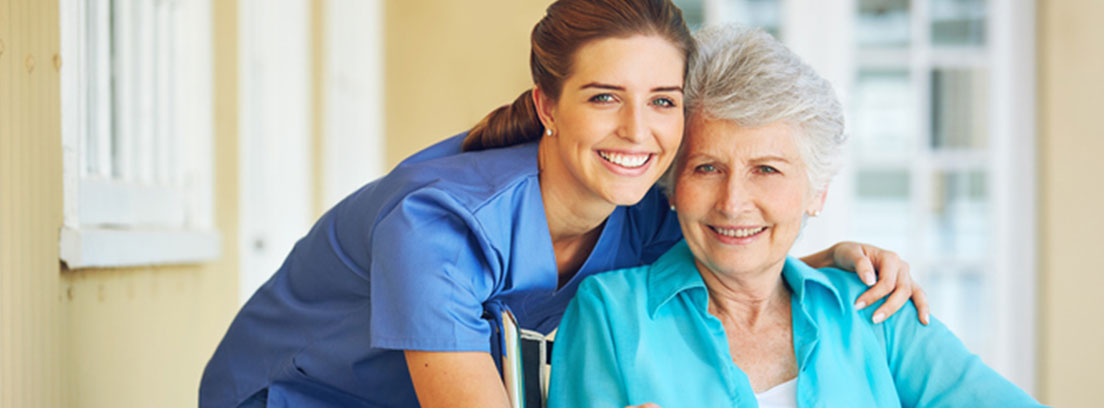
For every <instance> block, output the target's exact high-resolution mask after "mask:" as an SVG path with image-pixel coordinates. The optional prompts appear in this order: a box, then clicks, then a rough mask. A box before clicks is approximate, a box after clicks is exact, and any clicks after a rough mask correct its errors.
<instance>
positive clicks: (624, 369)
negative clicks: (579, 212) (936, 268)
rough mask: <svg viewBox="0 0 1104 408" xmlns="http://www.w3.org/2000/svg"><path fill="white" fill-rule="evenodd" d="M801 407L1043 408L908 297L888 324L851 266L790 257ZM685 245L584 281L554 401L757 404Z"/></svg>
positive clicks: (560, 358) (557, 368)
mask: <svg viewBox="0 0 1104 408" xmlns="http://www.w3.org/2000/svg"><path fill="white" fill-rule="evenodd" d="M782 277H783V279H784V280H785V282H786V284H787V285H788V287H789V288H790V290H791V296H790V301H791V313H792V315H793V319H792V320H793V322H792V330H793V345H794V356H795V357H796V359H797V366H798V374H797V395H796V397H797V405H798V406H799V407H900V406H906V407H1037V406H1039V403H1038V402H1036V401H1035V400H1034V399H1032V398H1031V396H1029V395H1027V393H1025V392H1023V391H1022V390H1020V389H1019V388H1018V387H1016V386H1015V385H1014V384H1012V383H1010V382H1008V380H1005V379H1004V378H1003V377H1001V375H1000V374H998V373H997V372H996V371H993V370H992V369H991V368H989V367H988V366H986V365H985V363H983V362H982V361H981V359H980V358H978V356H976V355H974V354H973V353H971V352H970V351H969V350H967V349H966V347H965V346H964V345H963V344H962V342H960V341H959V340H958V338H957V337H955V335H954V334H953V333H951V331H950V330H948V329H947V327H946V326H944V325H943V324H942V323H940V322H939V320H937V319H935V318H932V321H931V324H930V325H928V326H923V325H921V324H920V322H919V321H918V320H917V319H916V318H915V316H916V309H915V307H913V305H912V302H911V301H909V302H908V303H907V304H906V305H905V307H904V308H902V309H901V310H900V311H899V312H898V313H896V314H894V315H893V316H890V317H889V318H888V319H886V321H884V322H883V323H881V324H874V323H872V322H871V318H872V315H873V313H874V310H876V309H877V306H878V305H879V304H881V302H882V301H879V302H878V304H875V305H872V306H871V307H867V308H865V309H863V310H859V311H856V310H854V308H852V307H851V304H852V303H853V302H854V301H855V299H857V298H858V296H859V295H860V294H862V293H863V291H865V290H866V285H863V284H862V283H861V282H859V279H858V277H857V276H856V275H855V274H853V273H848V272H843V271H839V270H835V269H828V268H825V269H819V270H818V269H813V268H811V267H809V266H808V265H806V264H805V263H803V262H801V261H800V260H797V259H794V258H788V259H787V260H786V263H785V266H784V267H783V269H782ZM708 302H709V293H708V291H707V289H706V286H705V283H704V282H703V281H702V278H701V275H700V274H699V273H698V270H697V267H696V266H695V264H694V255H693V253H692V252H691V251H690V249H689V247H687V245H686V244H685V242H683V243H679V244H677V245H675V247H674V248H672V249H671V250H670V252H668V253H667V254H666V255H663V256H662V257H661V258H660V259H659V260H658V261H657V262H656V263H655V264H652V265H650V266H644V267H638V268H631V269H624V270H620V271H614V272H609V273H603V274H601V275H597V276H593V277H590V278H588V279H586V280H585V281H584V282H583V283H582V285H581V286H580V287H579V290H578V295H577V296H576V297H575V300H574V301H573V302H572V303H571V305H570V306H568V309H567V313H566V314H565V315H564V318H563V323H562V324H561V325H560V329H559V331H558V332H556V347H554V348H553V349H552V378H551V383H550V385H549V391H548V396H549V401H548V402H549V406H550V407H551V408H561V407H565V408H566V407H584V406H592V407H623V406H626V405H638V404H643V403H645V402H655V403H657V404H659V405H660V406H662V407H664V408H672V407H757V406H758V402H757V401H756V398H755V392H754V391H753V390H752V388H751V383H750V382H749V381H748V378H747V375H746V374H745V373H744V372H743V371H742V370H740V367H738V366H736V365H735V364H734V363H733V362H732V355H731V354H730V352H729V347H728V338H727V337H726V335H725V331H724V327H723V325H722V324H721V321H720V320H718V319H717V318H716V317H714V316H713V315H712V314H710V313H709V310H708V307H709V306H708Z"/></svg>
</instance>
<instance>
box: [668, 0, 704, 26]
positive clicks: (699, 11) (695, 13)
mask: <svg viewBox="0 0 1104 408" xmlns="http://www.w3.org/2000/svg"><path fill="white" fill-rule="evenodd" d="M673 2H674V3H675V5H676V6H678V8H680V9H682V19H683V20H686V26H687V27H690V30H691V31H695V30H697V29H699V28H701V27H702V25H704V24H705V6H704V5H703V4H702V3H703V2H702V0H674V1H673Z"/></svg>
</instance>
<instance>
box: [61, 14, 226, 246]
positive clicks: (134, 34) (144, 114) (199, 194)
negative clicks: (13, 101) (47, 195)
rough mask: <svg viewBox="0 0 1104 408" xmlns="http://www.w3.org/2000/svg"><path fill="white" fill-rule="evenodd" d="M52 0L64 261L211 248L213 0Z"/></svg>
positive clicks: (214, 237)
mask: <svg viewBox="0 0 1104 408" xmlns="http://www.w3.org/2000/svg"><path fill="white" fill-rule="evenodd" d="M59 3H60V4H59V14H60V27H61V61H63V62H64V64H63V65H62V67H61V105H62V106H61V113H62V114H61V116H62V120H61V122H62V123H61V127H62V129H61V131H62V132H61V133H62V149H63V153H62V154H63V156H62V161H63V171H62V172H63V190H64V191H63V192H64V204H63V208H64V224H63V227H62V229H61V231H60V243H59V246H60V254H61V260H62V261H63V262H65V263H66V265H67V266H68V267H70V268H85V267H120V266H138V265H154V264H179V263H196V262H206V261H210V260H214V259H216V258H217V257H218V256H219V252H220V250H221V246H220V236H219V234H218V232H217V231H216V230H215V228H214V211H213V207H214V205H213V173H214V171H213V150H212V134H213V130H212V129H213V120H212V116H213V110H212V108H211V106H212V101H213V98H212V90H211V89H212V66H213V65H212V60H213V59H212V44H211V5H210V2H209V1H203V0H150V1H146V0H115V1H114V2H108V1H101V0H59ZM112 7H113V8H112ZM113 14H114V17H113ZM113 24H114V26H113ZM112 30H115V33H114V36H113V35H112V32H111V31H112ZM111 42H114V44H110V43H111ZM112 49H114V55H112V52H113V50H112Z"/></svg>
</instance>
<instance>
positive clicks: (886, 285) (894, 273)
mask: <svg viewBox="0 0 1104 408" xmlns="http://www.w3.org/2000/svg"><path fill="white" fill-rule="evenodd" d="M878 271H879V275H880V279H878V283H876V284H874V286H871V287H870V289H867V290H866V292H864V293H863V294H862V295H861V296H859V299H858V300H856V301H855V309H858V310H862V309H863V308H864V307H866V306H867V305H870V304H872V303H874V302H876V301H877V300H878V299H881V298H883V297H885V296H886V295H888V294H889V293H890V292H892V291H893V290H895V289H896V288H897V280H898V277H900V276H901V275H907V274H908V264H907V263H904V262H903V261H901V259H900V258H898V257H897V254H895V253H893V252H888V251H887V254H884V256H883V257H882V258H881V263H880V265H878ZM909 283H910V286H911V283H912V282H911V279H910V282H909ZM908 295H912V291H911V288H910V290H909V293H908ZM905 298H906V299H907V298H908V296H905ZM886 316H888V315H886Z"/></svg>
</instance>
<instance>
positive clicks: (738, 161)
mask: <svg viewBox="0 0 1104 408" xmlns="http://www.w3.org/2000/svg"><path fill="white" fill-rule="evenodd" d="M695 116H696V115H695ZM794 133H795V130H794V129H793V128H792V127H790V126H788V125H786V124H784V123H774V124H770V125H766V126H763V127H758V128H745V127H741V126H739V125H737V124H735V123H732V122H728V121H721V120H707V119H702V118H699V117H695V118H693V119H691V122H690V124H689V127H688V128H687V132H686V140H685V141H684V143H686V146H684V151H683V157H682V158H681V159H680V160H679V165H678V166H679V168H678V169H677V171H678V173H677V174H676V176H677V179H676V181H675V194H674V197H673V200H672V202H673V203H674V204H675V207H676V209H677V211H678V219H679V223H680V224H681V225H682V233H683V236H684V237H685V238H686V243H687V244H688V246H689V247H690V250H691V251H692V252H694V256H695V258H697V260H698V262H699V268H700V267H701V266H704V267H706V268H708V269H710V270H712V271H713V272H714V273H718V274H723V275H728V276H739V275H744V274H748V273H758V272H764V271H766V270H768V269H770V268H773V267H777V268H781V266H782V263H783V262H784V261H785V259H786V254H787V253H789V251H790V247H792V246H793V243H794V241H795V240H796V239H797V235H798V233H799V232H800V231H801V223H802V221H803V215H804V213H806V212H811V211H813V210H819V208H820V206H821V205H822V204H823V198H824V195H823V194H813V192H812V191H811V189H810V188H809V179H808V177H807V176H806V169H805V165H804V162H803V161H802V158H801V154H800V152H799V150H798V147H797V143H798V141H797V137H796V135H795V134H794ZM779 270H781V269H779ZM703 272H704V271H703Z"/></svg>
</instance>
